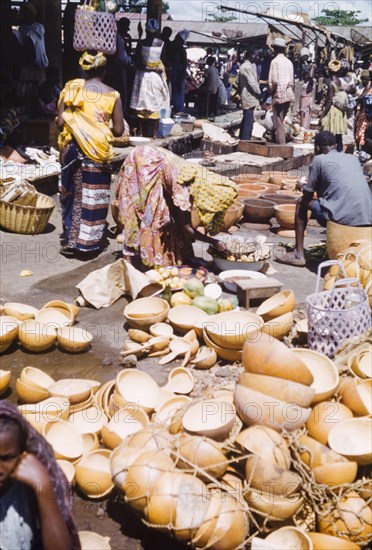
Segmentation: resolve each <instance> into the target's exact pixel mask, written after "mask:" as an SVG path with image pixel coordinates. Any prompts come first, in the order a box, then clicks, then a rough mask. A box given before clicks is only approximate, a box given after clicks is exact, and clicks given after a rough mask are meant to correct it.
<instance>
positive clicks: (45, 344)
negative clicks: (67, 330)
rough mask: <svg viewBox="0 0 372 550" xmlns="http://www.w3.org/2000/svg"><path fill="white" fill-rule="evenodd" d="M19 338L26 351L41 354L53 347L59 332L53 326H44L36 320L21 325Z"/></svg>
mask: <svg viewBox="0 0 372 550" xmlns="http://www.w3.org/2000/svg"><path fill="white" fill-rule="evenodd" d="M18 338H19V341H20V342H21V344H22V346H23V347H24V348H25V349H27V350H29V351H33V352H40V351H45V350H47V349H49V348H51V347H52V346H53V344H54V342H55V341H56V339H57V332H56V330H55V328H54V327H53V326H48V325H43V324H41V323H40V322H39V321H37V320H36V319H28V320H27V321H23V322H22V323H20V325H19V331H18Z"/></svg>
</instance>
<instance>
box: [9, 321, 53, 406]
mask: <svg viewBox="0 0 372 550" xmlns="http://www.w3.org/2000/svg"><path fill="white" fill-rule="evenodd" d="M26 322H27V321H26ZM53 383H54V380H53V378H52V377H51V376H49V375H48V374H46V373H45V372H43V371H42V370H40V369H37V368H34V367H25V368H24V369H23V370H22V372H21V375H20V377H19V378H18V379H17V381H16V392H17V395H18V398H19V399H20V401H23V402H24V403H39V401H43V400H44V399H48V397H50V394H49V388H50V386H51V385H52V384H53Z"/></svg>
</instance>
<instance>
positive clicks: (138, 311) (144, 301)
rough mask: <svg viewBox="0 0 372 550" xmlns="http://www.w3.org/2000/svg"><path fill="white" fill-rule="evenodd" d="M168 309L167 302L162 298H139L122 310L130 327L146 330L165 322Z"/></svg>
mask: <svg viewBox="0 0 372 550" xmlns="http://www.w3.org/2000/svg"><path fill="white" fill-rule="evenodd" d="M169 309H170V308H169V304H168V302H166V301H165V300H163V299H162V298H153V297H151V298H139V299H137V300H133V302H131V303H130V304H128V305H127V306H126V307H125V308H124V317H125V319H126V320H127V322H128V323H129V325H130V326H131V327H133V328H139V329H141V330H147V329H149V328H150V327H151V325H154V324H155V323H161V322H163V321H165V319H166V318H167V316H168V312H169Z"/></svg>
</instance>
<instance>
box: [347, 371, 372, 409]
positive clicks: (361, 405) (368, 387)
mask: <svg viewBox="0 0 372 550" xmlns="http://www.w3.org/2000/svg"><path fill="white" fill-rule="evenodd" d="M340 394H341V402H342V403H343V404H344V405H346V406H347V407H349V409H351V410H352V411H353V413H354V414H356V415H358V416H365V415H371V414H372V380H371V379H367V380H359V379H358V378H351V379H349V380H347V381H346V382H345V383H343V384H342V385H341V388H340Z"/></svg>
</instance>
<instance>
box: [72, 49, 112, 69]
mask: <svg viewBox="0 0 372 550" xmlns="http://www.w3.org/2000/svg"><path fill="white" fill-rule="evenodd" d="M79 65H80V67H81V68H82V69H83V71H90V70H91V69H98V67H104V66H105V65H106V56H105V55H104V54H103V53H102V52H97V54H96V55H91V54H90V53H88V52H84V53H83V55H82V56H81V57H80V59H79Z"/></svg>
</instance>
